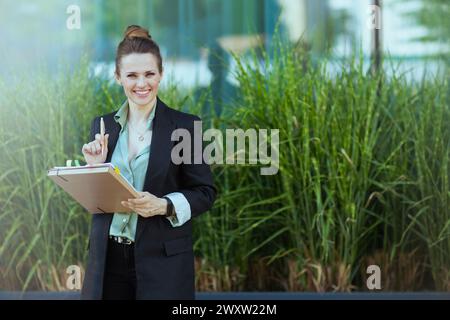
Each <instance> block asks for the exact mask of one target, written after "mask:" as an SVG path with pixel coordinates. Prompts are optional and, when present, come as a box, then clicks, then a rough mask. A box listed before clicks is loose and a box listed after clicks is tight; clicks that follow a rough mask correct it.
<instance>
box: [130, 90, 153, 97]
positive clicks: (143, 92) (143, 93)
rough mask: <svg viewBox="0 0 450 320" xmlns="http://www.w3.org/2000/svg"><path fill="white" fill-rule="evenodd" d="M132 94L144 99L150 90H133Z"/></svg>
mask: <svg viewBox="0 0 450 320" xmlns="http://www.w3.org/2000/svg"><path fill="white" fill-rule="evenodd" d="M133 93H134V94H135V95H137V96H138V97H140V98H145V97H147V96H148V95H149V94H150V89H147V90H133Z"/></svg>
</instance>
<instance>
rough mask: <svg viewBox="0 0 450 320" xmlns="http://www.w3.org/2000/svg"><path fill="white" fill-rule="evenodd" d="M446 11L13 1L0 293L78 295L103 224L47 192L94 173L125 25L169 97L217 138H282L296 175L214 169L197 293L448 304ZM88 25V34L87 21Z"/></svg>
mask: <svg viewBox="0 0 450 320" xmlns="http://www.w3.org/2000/svg"><path fill="white" fill-rule="evenodd" d="M449 14H450V6H449V2H448V1H446V0H427V1H425V0H385V1H372V0H370V1H369V0H334V1H332V0H134V1H132V0H120V1H119V0H108V1H107V0H92V1H90V0H79V1H76V0H70V1H69V0H40V1H31V0H2V1H1V2H0V19H1V21H2V28H0V39H1V42H0V291H1V290H6V291H8V290H11V291H34V290H38V291H67V290H68V289H69V288H68V286H67V285H66V281H67V279H68V275H69V274H68V273H67V267H69V266H71V265H76V266H80V267H81V268H83V266H84V265H85V262H86V257H87V250H86V247H87V235H88V232H89V221H90V217H89V215H87V214H86V212H85V211H84V210H83V208H81V207H79V206H78V204H77V203H75V202H74V201H73V200H72V199H71V198H70V197H68V196H67V195H66V194H64V192H62V191H61V190H59V189H58V188H57V187H56V186H55V185H54V184H53V183H52V182H51V181H50V180H49V179H48V178H47V177H46V173H47V170H48V169H49V168H51V167H53V166H57V165H64V164H65V162H66V160H67V159H75V160H80V161H82V160H83V158H82V156H81V152H80V150H81V146H82V145H83V143H85V142H86V139H87V137H88V131H89V124H90V123H91V120H92V118H93V117H94V116H97V115H100V114H104V113H106V112H111V111H113V110H116V109H117V108H118V106H120V105H121V103H122V102H123V101H124V98H125V96H124V95H123V93H122V92H121V88H120V87H119V86H117V85H115V84H114V82H113V72H114V58H115V52H116V47H117V45H118V43H119V42H120V41H121V39H122V37H123V31H124V30H125V28H126V27H127V26H128V25H131V24H139V25H141V26H143V27H146V28H148V29H149V30H150V33H151V35H152V37H153V39H155V40H156V41H157V43H159V45H160V47H161V51H162V55H163V59H164V60H163V65H164V72H165V79H164V81H163V84H162V89H161V92H160V93H161V94H160V96H161V97H162V99H163V100H164V101H165V102H166V103H168V105H170V106H171V107H174V108H177V109H182V110H184V111H187V112H190V113H194V114H198V115H200V116H202V118H203V120H204V126H205V127H218V128H222V129H223V128H243V129H246V128H267V129H271V128H273V129H280V143H281V144H280V171H279V173H278V174H277V175H275V176H261V175H260V174H259V168H258V167H255V166H250V165H248V166H226V165H213V172H214V177H215V180H216V184H217V186H218V189H219V197H218V199H217V201H216V203H215V206H214V208H213V209H212V210H211V212H209V213H207V214H205V215H202V216H201V217H200V218H199V219H197V220H196V221H195V224H194V226H195V229H194V230H195V249H194V250H195V254H196V272H197V290H199V291H313V292H325V291H343V292H349V291H367V290H368V288H367V286H366V279H367V273H366V268H367V266H368V265H371V264H375V265H378V266H380V268H381V271H382V282H381V284H382V289H380V290H385V291H400V292H403V291H449V290H450V189H449V176H450V165H449V157H450V156H449V150H450V128H449V121H450V109H449V90H450V87H449V82H448V79H449V74H450V73H449V65H450V55H449V53H450V37H449V33H450V22H449V21H450V20H449V19H448V17H449ZM78 18H79V19H78Z"/></svg>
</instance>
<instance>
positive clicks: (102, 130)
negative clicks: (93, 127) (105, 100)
mask: <svg viewBox="0 0 450 320" xmlns="http://www.w3.org/2000/svg"><path fill="white" fill-rule="evenodd" d="M100 135H101V137H102V157H103V154H104V152H105V122H104V121H103V117H101V118H100Z"/></svg>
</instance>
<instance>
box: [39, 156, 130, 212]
mask: <svg viewBox="0 0 450 320" xmlns="http://www.w3.org/2000/svg"><path fill="white" fill-rule="evenodd" d="M47 176H48V177H49V178H50V179H52V180H53V181H54V182H55V183H56V184H57V185H58V186H60V187H61V188H62V189H63V190H64V191H65V192H67V193H68V194H70V195H71V196H72V198H74V199H75V200H76V201H77V202H78V203H79V204H80V205H81V206H83V207H84V208H85V209H86V210H87V211H88V212H90V213H113V212H132V210H131V209H129V208H126V207H123V206H122V205H121V201H126V200H128V199H134V198H138V197H139V194H138V191H137V190H136V189H135V188H134V187H133V185H131V184H130V183H129V182H128V181H127V180H126V179H125V177H123V176H122V175H121V174H120V170H119V169H118V168H117V167H115V166H114V165H113V164H112V163H101V164H95V165H86V166H74V167H54V168H52V169H50V170H48V173H47Z"/></svg>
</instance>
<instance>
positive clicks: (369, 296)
mask: <svg viewBox="0 0 450 320" xmlns="http://www.w3.org/2000/svg"><path fill="white" fill-rule="evenodd" d="M79 298H80V294H79V292H25V293H21V292H6V291H0V300H78V299H79ZM196 298H197V300H450V292H405V293H398V292H395V293H394V292H392V293H390V292H377V293H370V292H361V293H305V292H210V293H203V292H199V293H197V294H196Z"/></svg>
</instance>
